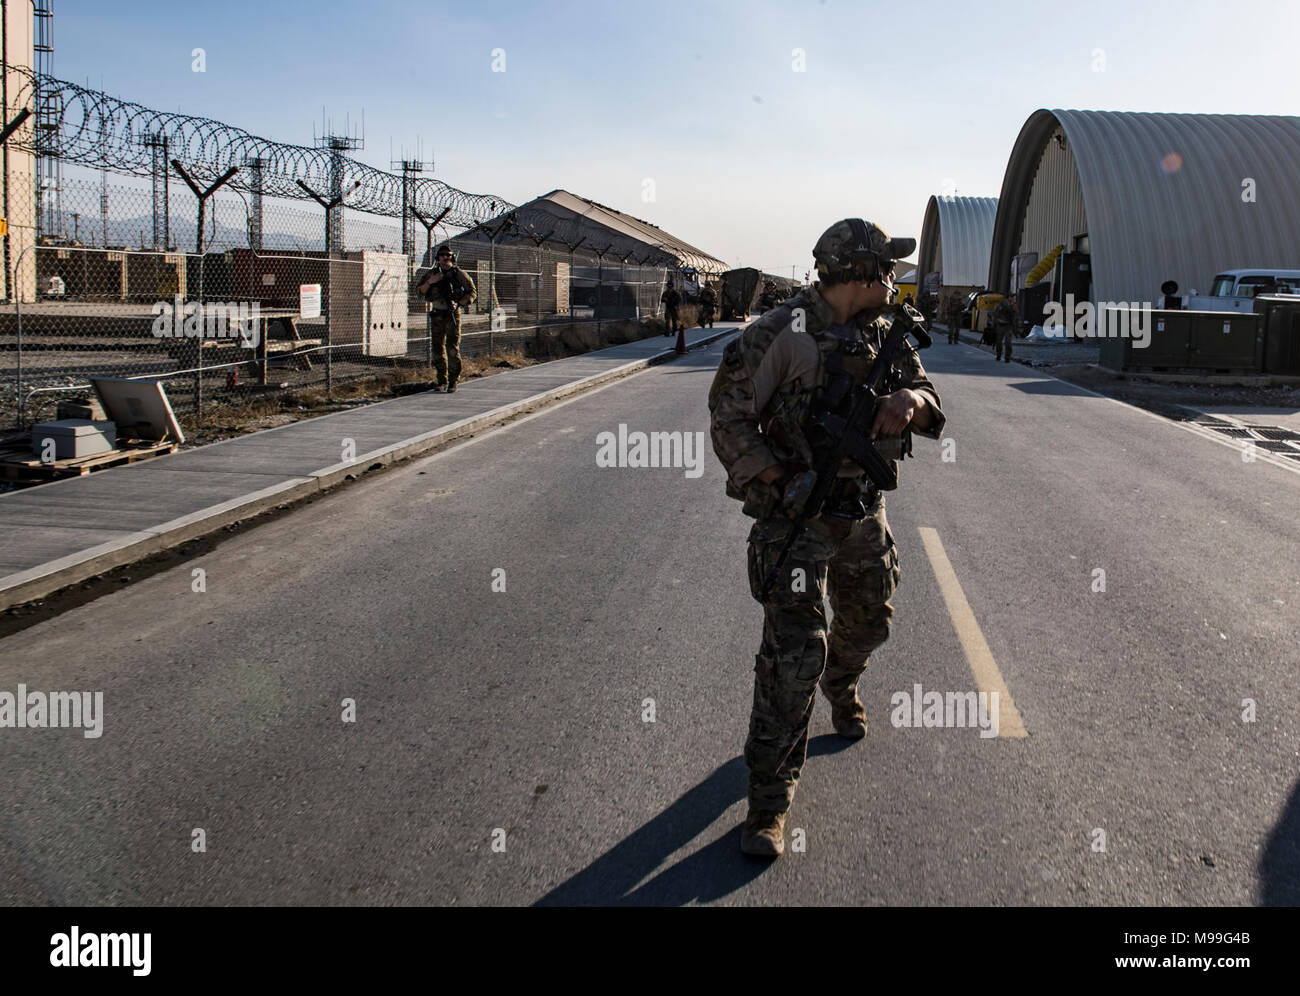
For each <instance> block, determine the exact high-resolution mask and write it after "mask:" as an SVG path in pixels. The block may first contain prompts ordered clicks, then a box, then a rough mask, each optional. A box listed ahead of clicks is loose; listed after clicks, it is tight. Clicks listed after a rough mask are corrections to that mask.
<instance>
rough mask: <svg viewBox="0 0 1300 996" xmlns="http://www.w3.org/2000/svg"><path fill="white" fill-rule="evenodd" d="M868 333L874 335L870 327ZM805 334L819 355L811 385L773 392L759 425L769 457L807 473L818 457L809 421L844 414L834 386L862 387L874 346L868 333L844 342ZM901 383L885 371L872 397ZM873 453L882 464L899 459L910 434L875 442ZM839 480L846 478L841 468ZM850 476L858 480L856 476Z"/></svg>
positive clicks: (843, 399) (842, 393) (844, 399)
mask: <svg viewBox="0 0 1300 996" xmlns="http://www.w3.org/2000/svg"><path fill="white" fill-rule="evenodd" d="M872 328H873V330H874V328H875V326H872ZM809 334H811V335H812V336H813V337H814V338H815V339H816V340H817V349H818V351H819V353H820V354H821V362H820V363H819V364H818V377H817V383H816V384H812V385H808V386H805V385H799V389H798V390H795V389H792V388H791V387H790V386H782V387H781V388H778V390H777V392H776V394H775V395H774V396H773V398H772V400H771V401H770V402H769V403H768V411H767V413H766V416H765V418H764V420H763V422H762V428H763V434H764V436H765V438H766V440H767V443H768V445H769V446H770V447H771V449H772V452H773V454H774V455H775V456H776V458H777V459H778V460H779V461H781V462H782V463H784V464H786V465H788V466H790V467H792V468H794V469H795V470H807V469H809V468H811V467H813V466H814V465H815V464H816V463H817V462H818V457H819V456H820V455H821V454H820V453H819V452H818V447H817V446H816V443H815V440H814V434H813V433H811V432H810V429H811V425H812V420H813V418H814V416H815V415H817V414H818V412H820V411H824V410H827V408H828V407H832V406H834V407H839V408H840V409H841V411H840V413H841V414H847V403H848V400H849V391H848V390H846V389H845V387H846V386H847V385H838V387H839V389H838V390H836V388H837V385H836V383H835V382H836V380H837V379H839V378H843V377H847V378H848V381H849V382H851V384H852V386H854V387H857V386H860V385H862V384H864V383H865V382H866V379H867V374H868V373H869V372H870V371H871V364H872V363H873V362H874V361H875V359H876V352H877V344H876V342H875V339H874V337H873V336H872V335H871V334H870V333H864V332H861V331H859V332H858V333H857V335H856V337H855V338H853V339H847V340H846V339H841V338H840V337H839V336H837V335H835V334H833V333H831V332H830V331H829V330H823V331H821V332H814V333H809ZM901 380H902V375H901V374H900V372H899V370H898V368H897V367H896V366H894V367H890V369H889V370H888V371H887V372H886V374H885V377H884V380H883V381H882V383H881V384H880V387H879V391H878V393H879V394H881V395H885V394H889V393H891V392H893V391H895V390H897V389H898V388H899V387H900V386H902V385H901ZM837 396H838V397H837ZM836 402H838V405H837V404H836ZM876 449H877V450H878V451H879V452H880V455H881V456H883V457H884V458H885V459H886V460H899V459H902V457H903V456H904V455H905V454H906V453H909V452H910V451H911V434H910V433H904V434H903V436H902V437H901V438H899V439H881V440H877V443H876ZM840 475H841V476H850V475H848V474H846V473H845V469H843V468H842V469H841V471H840ZM852 476H858V477H860V476H861V474H860V473H855V474H853V475H852Z"/></svg>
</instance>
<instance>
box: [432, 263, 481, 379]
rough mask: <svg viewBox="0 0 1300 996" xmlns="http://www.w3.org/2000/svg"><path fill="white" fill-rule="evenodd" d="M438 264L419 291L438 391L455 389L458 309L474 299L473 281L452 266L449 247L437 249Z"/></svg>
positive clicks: (458, 351) (453, 264)
mask: <svg viewBox="0 0 1300 996" xmlns="http://www.w3.org/2000/svg"><path fill="white" fill-rule="evenodd" d="M436 259H437V263H438V265H437V266H436V267H435V268H434V269H432V270H430V271H429V272H428V273H427V274H425V277H424V279H423V280H421V281H420V286H419V288H418V289H419V292H420V294H421V295H423V297H424V299H425V300H426V301H428V302H429V316H428V328H429V339H430V341H431V342H432V344H433V366H434V369H435V370H436V371H437V372H438V385H437V386H438V389H441V388H443V387H445V388H446V389H447V393H448V394H451V393H452V392H453V391H455V390H456V381H457V380H459V379H460V309H461V308H463V307H465V306H466V305H468V304H469V303H470V302H471V301H473V300H474V295H475V289H474V281H472V280H470V278H469V275H468V274H467V273H466V272H465V271H464V270H462V269H461V268H460V267H459V266H457V265H456V254H455V253H454V252H452V251H451V246H449V245H442V246H439V247H438V254H437V257H436Z"/></svg>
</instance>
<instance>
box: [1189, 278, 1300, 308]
mask: <svg viewBox="0 0 1300 996" xmlns="http://www.w3.org/2000/svg"><path fill="white" fill-rule="evenodd" d="M1262 294H1300V270H1274V269H1269V268H1267V267H1254V268H1251V269H1244V270H1224V271H1223V272H1222V273H1220V274H1219V275H1218V276H1216V277H1215V278H1214V283H1213V285H1212V286H1211V287H1210V293H1209V294H1201V295H1196V294H1192V295H1189V296H1188V298H1187V303H1186V305H1185V307H1186V308H1187V309H1188V310H1189V311H1253V310H1254V309H1255V298H1256V297H1257V296H1259V295H1262Z"/></svg>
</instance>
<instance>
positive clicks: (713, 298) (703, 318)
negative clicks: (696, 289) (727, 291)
mask: <svg viewBox="0 0 1300 996" xmlns="http://www.w3.org/2000/svg"><path fill="white" fill-rule="evenodd" d="M717 303H718V295H717V294H716V293H714V290H713V288H712V287H707V286H706V287H705V288H704V290H702V291H700V328H706V327H707V328H713V309H714V307H715V306H716V305H717Z"/></svg>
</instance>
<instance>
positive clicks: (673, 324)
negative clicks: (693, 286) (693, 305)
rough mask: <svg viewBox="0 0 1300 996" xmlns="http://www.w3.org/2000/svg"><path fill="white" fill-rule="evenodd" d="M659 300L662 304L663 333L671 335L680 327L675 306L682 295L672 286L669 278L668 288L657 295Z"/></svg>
mask: <svg viewBox="0 0 1300 996" xmlns="http://www.w3.org/2000/svg"><path fill="white" fill-rule="evenodd" d="M659 300H660V301H662V302H663V305H664V335H672V334H673V333H674V332H676V331H677V330H678V328H680V327H681V324H682V323H681V319H679V318H678V317H677V308H678V306H679V305H680V304H681V303H682V296H681V294H679V293H678V292H677V288H676V287H674V286H673V284H672V282H671V279H670V281H669V284H668V288H667V289H666V290H665V291H664V292H663V293H662V294H661V295H659Z"/></svg>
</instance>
